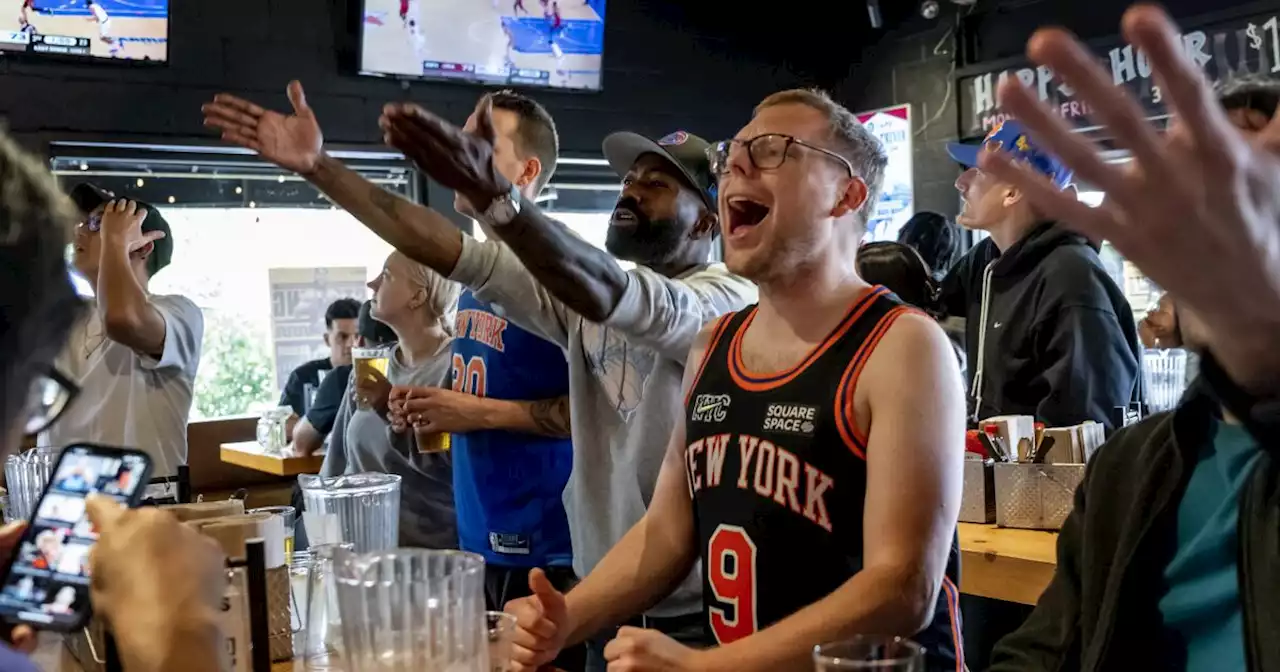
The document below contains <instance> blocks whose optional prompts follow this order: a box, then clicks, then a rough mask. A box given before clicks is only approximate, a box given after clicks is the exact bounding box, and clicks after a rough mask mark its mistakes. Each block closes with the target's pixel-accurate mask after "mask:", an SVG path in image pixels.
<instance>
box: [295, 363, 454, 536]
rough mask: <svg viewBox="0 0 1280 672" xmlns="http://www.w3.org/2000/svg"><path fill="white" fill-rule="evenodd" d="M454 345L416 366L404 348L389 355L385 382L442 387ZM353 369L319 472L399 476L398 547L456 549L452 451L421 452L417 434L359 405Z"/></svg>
mask: <svg viewBox="0 0 1280 672" xmlns="http://www.w3.org/2000/svg"><path fill="white" fill-rule="evenodd" d="M450 361H451V349H450V347H449V346H448V344H446V345H445V346H444V347H442V348H441V349H440V351H439V352H437V353H436V354H435V355H434V356H432V357H429V358H427V359H425V360H424V361H422V362H421V363H419V364H418V365H417V366H414V367H408V366H405V365H404V364H403V363H402V362H401V354H400V346H399V345H397V346H396V347H395V350H394V351H393V352H392V353H391V359H390V361H389V362H388V364H387V380H389V381H391V384H392V385H417V386H421V387H441V386H442V385H443V384H444V383H445V382H446V381H447V380H448V376H449V365H450ZM353 382H354V372H352V377H351V378H350V379H348V381H347V392H346V394H344V395H343V396H342V404H341V405H340V406H339V407H338V417H337V418H336V419H335V420H334V422H333V430H332V431H331V432H330V433H329V437H330V438H329V449H328V451H327V452H325V456H324V465H323V466H322V467H321V468H320V475H321V476H326V477H332V476H342V475H343V474H359V473H365V472H377V473H383V474H396V475H398V476H400V478H401V480H400V545H401V546H408V547H415V548H437V549H441V548H443V549H451V548H457V547H458V519H457V515H456V514H455V513H454V506H453V459H452V456H451V454H450V453H447V452H446V453H419V452H418V447H417V444H416V443H415V441H414V435H413V432H404V433H403V434H399V433H396V432H393V431H391V427H390V426H388V425H387V422H386V420H383V419H382V416H380V415H378V414H377V413H376V412H375V411H366V410H360V409H357V408H356V406H355V403H354V402H353V398H354V395H355V390H354V388H353Z"/></svg>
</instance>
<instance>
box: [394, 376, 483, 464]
mask: <svg viewBox="0 0 1280 672" xmlns="http://www.w3.org/2000/svg"><path fill="white" fill-rule="evenodd" d="M441 394H460V393H457V392H450V391H448V390H444V389H442V388H435V387H396V388H395V389H394V390H393V391H392V393H391V396H392V398H393V399H395V400H396V402H395V403H396V406H398V407H399V408H398V409H397V410H396V411H395V413H396V414H397V415H398V416H399V417H401V418H403V420H402V421H401V422H403V423H405V424H406V425H407V426H409V427H412V428H413V435H414V438H415V439H416V441H417V444H418V452H420V453H443V452H447V451H448V450H449V448H450V446H451V441H450V438H449V434H450V432H451V431H453V428H451V427H449V426H446V425H447V424H448V423H447V422H446V423H444V424H441V422H440V421H442V420H445V418H444V417H436V416H437V413H436V412H437V411H439V410H442V409H441V408H440V407H439V405H438V403H437V401H438V395H441ZM465 396H468V397H470V396H471V395H465ZM472 398H474V397H472ZM395 423H396V421H395V420H393V421H392V426H393V427H394V426H395ZM460 431H466V430H465V429H461V430H460Z"/></svg>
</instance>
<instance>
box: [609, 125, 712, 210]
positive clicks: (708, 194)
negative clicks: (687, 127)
mask: <svg viewBox="0 0 1280 672" xmlns="http://www.w3.org/2000/svg"><path fill="white" fill-rule="evenodd" d="M710 147H711V143H709V142H707V141H706V140H703V139H702V138H700V137H698V136H696V135H694V134H692V133H690V132H688V131H674V132H672V133H668V134H666V135H664V136H662V138H660V139H658V140H651V139H649V138H647V137H645V136H643V135H640V134H639V133H632V132H631V131H618V132H616V133H610V134H609V135H608V137H606V138H605V139H604V144H603V145H602V146H601V150H602V151H603V152H604V158H605V160H606V161H608V162H609V167H610V168H612V169H613V172H615V173H617V174H618V177H622V176H624V175H626V174H627V172H628V171H630V170H631V166H633V165H635V162H636V160H637V159H639V158H640V157H641V156H644V155H645V154H653V155H656V156H658V157H659V158H661V159H663V160H665V161H666V162H667V163H668V164H670V165H671V167H672V168H674V169H675V170H676V171H677V173H678V174H680V175H681V176H683V177H684V179H685V181H686V182H688V183H689V184H690V185H691V186H693V187H694V188H695V189H697V190H698V194H699V195H700V196H702V200H703V202H705V203H706V204H707V207H709V208H711V209H712V210H714V209H716V207H717V205H716V184H717V182H716V178H715V176H714V175H712V173H711V160H710V159H708V158H707V149H708V148H710Z"/></svg>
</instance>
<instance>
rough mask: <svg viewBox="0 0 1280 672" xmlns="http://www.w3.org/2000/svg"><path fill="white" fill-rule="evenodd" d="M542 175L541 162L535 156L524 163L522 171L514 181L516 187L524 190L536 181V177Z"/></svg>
mask: <svg viewBox="0 0 1280 672" xmlns="http://www.w3.org/2000/svg"><path fill="white" fill-rule="evenodd" d="M541 174H542V160H541V159H539V158H538V157H536V156H533V157H530V158H528V159H526V160H525V162H524V171H523V172H521V173H520V177H519V178H518V179H516V186H518V187H520V188H521V189H524V188H525V187H527V186H529V185H530V184H533V183H534V182H536V181H537V180H538V176H539V175H541Z"/></svg>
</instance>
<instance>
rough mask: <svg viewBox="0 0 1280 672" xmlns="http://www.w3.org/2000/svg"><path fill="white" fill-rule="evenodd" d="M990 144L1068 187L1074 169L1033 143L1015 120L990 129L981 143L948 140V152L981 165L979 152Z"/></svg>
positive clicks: (964, 163)
mask: <svg viewBox="0 0 1280 672" xmlns="http://www.w3.org/2000/svg"><path fill="white" fill-rule="evenodd" d="M989 145H991V146H994V147H995V148H998V149H1003V150H1004V151H1005V152H1008V153H1009V155H1010V156H1012V157H1013V159H1014V160H1015V161H1021V162H1023V163H1025V164H1027V165H1029V166H1031V167H1032V168H1033V169H1034V170H1035V171H1036V172H1038V173H1040V174H1042V175H1044V176H1045V177H1047V178H1049V179H1050V180H1052V181H1053V183H1054V184H1055V185H1057V186H1058V188H1059V189H1065V188H1066V187H1067V186H1068V185H1070V184H1071V178H1072V176H1073V173H1072V171H1071V169H1070V168H1068V167H1067V166H1066V165H1064V164H1063V163H1062V161H1059V160H1058V157H1056V156H1054V155H1052V154H1050V153H1048V152H1046V151H1044V150H1043V149H1040V148H1039V147H1037V146H1035V145H1034V144H1032V142H1031V136H1030V135H1028V134H1027V131H1026V129H1025V128H1023V127H1022V124H1020V123H1018V122H1016V121H1005V122H1002V123H999V124H996V127H995V128H993V129H991V132H990V133H988V134H987V137H986V138H985V139H983V141H982V143H981V144H977V145H966V144H963V143H959V142H949V143H947V153H948V154H950V155H951V158H952V159H955V161H956V162H957V163H959V164H960V165H962V166H966V167H968V168H976V167H977V166H978V154H979V153H981V152H982V151H983V148H984V147H987V146H989Z"/></svg>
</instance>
